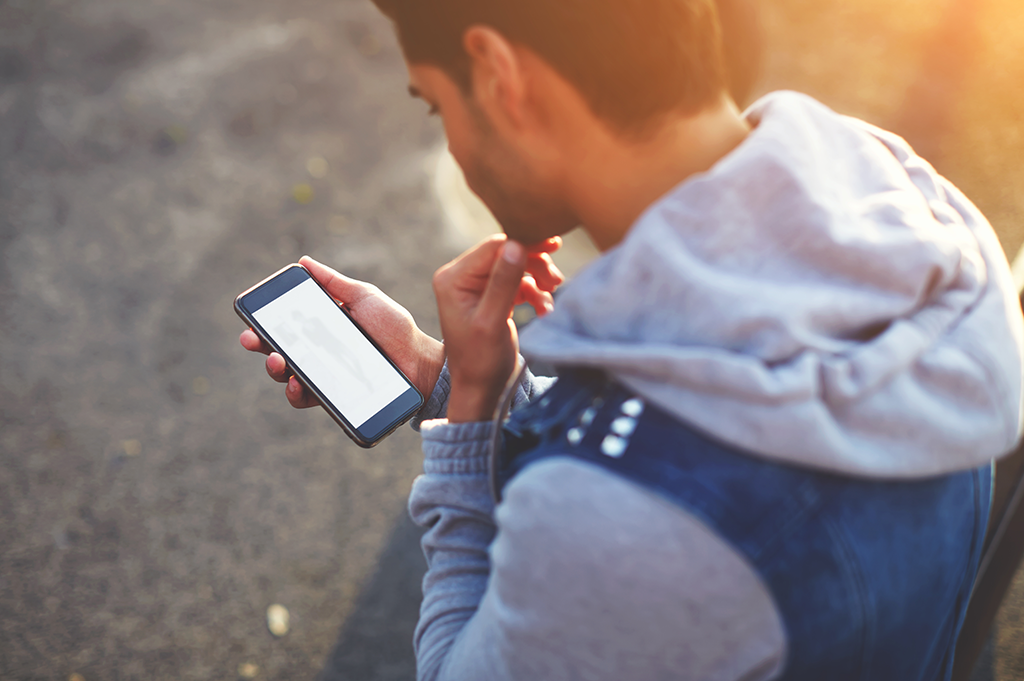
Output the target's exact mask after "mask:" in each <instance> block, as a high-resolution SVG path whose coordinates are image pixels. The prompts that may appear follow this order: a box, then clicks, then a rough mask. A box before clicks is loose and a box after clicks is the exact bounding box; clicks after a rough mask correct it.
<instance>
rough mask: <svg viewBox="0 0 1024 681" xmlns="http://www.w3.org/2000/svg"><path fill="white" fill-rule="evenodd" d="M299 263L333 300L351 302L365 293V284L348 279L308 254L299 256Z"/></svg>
mask: <svg viewBox="0 0 1024 681" xmlns="http://www.w3.org/2000/svg"><path fill="white" fill-rule="evenodd" d="M299 264H300V265H302V266H303V267H305V268H306V270H307V271H308V272H309V273H310V274H311V275H313V278H314V279H316V280H317V281H318V282H319V283H320V285H321V286H323V287H324V288H325V289H327V292H328V293H330V294H331V296H332V297H333V298H334V299H335V300H340V301H341V302H343V303H353V302H356V301H357V300H359V299H360V298H362V297H363V296H365V295H366V284H364V283H363V282H361V281H357V280H356V279H350V278H348V277H346V276H345V275H343V274H340V273H339V272H337V271H335V270H333V269H331V268H330V267H328V266H327V265H323V264H321V263H319V262H317V261H316V260H313V258H311V257H309V256H308V255H304V256H302V257H301V258H299Z"/></svg>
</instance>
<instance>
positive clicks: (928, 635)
mask: <svg viewBox="0 0 1024 681" xmlns="http://www.w3.org/2000/svg"><path fill="white" fill-rule="evenodd" d="M375 1H376V2H377V4H378V5H379V6H380V7H381V9H382V10H383V11H384V12H385V13H386V14H388V16H390V17H391V18H392V19H393V20H394V22H395V25H396V28H397V31H398V34H399V38H400V41H401V43H402V46H403V49H404V51H405V55H406V59H407V61H408V64H409V74H410V80H411V87H410V91H411V92H412V93H413V94H414V95H416V96H419V97H422V98H423V99H424V100H425V101H426V102H427V103H428V104H429V105H430V106H431V108H432V110H433V111H434V112H436V113H438V114H439V115H441V116H442V118H443V120H444V124H445V129H446V132H447V134H448V140H449V146H450V149H451V151H452V154H453V155H454V156H455V158H456V159H457V160H458V162H459V163H460V165H461V166H462V168H463V170H464V171H465V174H466V177H467V180H468V181H469V184H470V186H471V187H472V188H473V190H474V191H475V192H476V193H477V194H478V195H479V196H480V197H481V198H482V199H483V200H484V201H485V202H486V203H487V205H488V206H489V207H490V208H491V210H492V211H493V212H494V214H495V215H496V217H497V218H498V220H499V221H500V222H501V224H502V226H503V228H504V230H505V232H506V234H507V236H508V238H507V239H506V238H505V237H504V236H502V237H495V238H492V239H489V240H487V241H485V242H484V243H482V244H481V245H479V246H477V247H476V248H474V249H472V250H470V251H468V252H467V253H465V254H463V255H462V256H461V257H460V258H458V259H457V260H455V261H454V262H453V263H451V264H449V265H448V266H446V267H444V268H442V269H441V270H440V271H439V272H438V273H437V275H436V276H435V280H434V285H435V291H436V294H437V299H438V306H439V310H440V316H441V323H442V329H443V332H444V345H443V346H442V345H441V344H440V343H438V342H437V341H435V340H433V339H430V338H428V337H426V336H425V335H423V334H422V333H421V332H420V331H419V330H418V329H417V328H416V326H415V323H414V322H413V321H412V320H411V318H409V316H408V314H407V313H405V311H404V310H402V309H401V308H399V307H398V306H397V305H395V304H394V303H393V302H392V301H390V300H388V299H387V298H385V297H384V296H382V295H381V294H380V293H379V292H378V291H377V290H376V289H374V288H373V287H371V286H369V285H366V284H362V283H360V282H354V281H352V280H349V279H346V278H344V277H342V276H341V275H339V274H337V273H335V272H333V271H331V270H329V269H327V268H325V267H323V266H322V265H319V264H317V263H315V262H313V261H312V260H304V261H303V262H304V263H305V264H306V265H307V267H309V268H310V270H311V271H312V272H313V274H314V276H316V277H317V278H318V279H320V280H321V282H322V283H324V284H325V285H326V286H327V287H328V289H329V290H330V291H331V292H332V293H333V294H334V295H335V296H336V297H337V298H338V299H339V300H342V301H344V302H345V303H346V304H347V305H348V307H349V309H350V310H351V311H352V312H353V314H354V315H355V316H356V317H357V319H358V320H359V321H361V322H362V323H363V324H364V325H365V326H366V327H367V330H368V331H369V332H370V333H371V334H372V335H374V337H375V338H377V339H378V341H379V342H381V344H382V345H383V346H384V347H385V349H386V350H387V351H388V352H389V354H391V355H392V357H393V358H394V359H395V360H396V361H397V362H398V363H399V365H400V366H401V367H402V368H403V369H404V370H405V371H406V372H407V373H408V374H409V375H410V377H412V378H413V380H414V381H415V382H416V383H417V385H418V386H419V387H420V388H421V390H423V391H424V392H425V393H427V394H430V395H432V397H431V401H430V404H429V405H428V407H427V408H426V411H425V413H424V416H425V417H432V416H438V415H442V414H445V413H446V415H447V418H446V419H436V420H429V421H426V422H424V423H423V424H422V432H423V438H424V451H425V454H426V461H425V475H424V476H423V477H421V478H420V479H418V480H417V482H416V484H415V485H414V488H413V492H412V497H411V500H410V508H411V512H412V514H413V517H414V518H415V519H416V521H417V522H419V523H421V524H422V525H424V526H425V527H427V528H429V531H428V532H427V534H426V535H425V537H424V541H423V547H424V551H425V553H426V556H427V560H428V563H429V571H428V574H427V576H426V578H425V581H424V601H423V606H422V611H421V619H420V623H419V626H418V627H417V631H416V639H415V645H416V652H417V656H418V662H419V674H420V678H422V679H480V678H488V679H575V678H581V679H609V680H611V679H615V680H621V679H629V680H630V681H643V680H646V679H709V680H710V679H714V680H718V681H735V680H739V679H744V680H760V679H764V680H767V679H847V678H849V679H900V680H905V679H941V678H947V677H948V674H949V672H950V670H951V664H950V663H951V656H952V650H953V643H954V641H955V638H956V635H957V633H958V629H959V625H960V621H961V618H962V616H963V613H964V609H965V607H966V602H967V599H968V597H969V595H970V590H971V584H972V581H973V578H974V574H975V571H976V568H977V561H978V556H979V553H980V546H981V541H982V539H983V536H984V532H985V524H986V519H987V512H988V505H989V495H990V480H991V478H990V461H991V460H992V459H993V457H997V456H999V455H1001V454H1003V453H1005V452H1007V451H1008V450H1010V449H1011V448H1012V447H1013V445H1014V444H1015V443H1016V441H1017V439H1018V436H1019V432H1020V427H1021V405H1022V402H1021V395H1022V391H1021V376H1022V356H1021V341H1022V338H1024V324H1022V320H1021V314H1020V308H1019V305H1018V303H1017V299H1016V294H1015V292H1014V290H1013V286H1012V282H1011V278H1010V274H1009V270H1008V267H1007V265H1006V261H1005V258H1004V256H1003V254H1002V252H1001V250H1000V247H999V244H998V242H997V240H996V238H995V236H994V234H993V233H992V230H991V228H990V226H989V225H988V224H987V222H986V221H985V219H984V218H983V217H982V216H981V215H980V214H979V213H978V211H977V210H976V209H975V208H974V207H973V206H972V205H971V204H970V203H969V202H968V201H967V199H965V198H964V197H963V196H962V195H961V194H960V193H959V192H958V191H957V190H956V189H955V188H954V187H952V186H951V185H950V184H949V183H948V182H947V181H945V180H944V179H943V178H941V177H939V176H938V175H937V174H935V172H934V171H933V170H932V169H931V167H930V166H928V165H927V164H926V163H925V162H924V161H922V160H921V159H920V158H918V157H916V156H915V155H914V154H913V152H912V151H911V150H910V149H909V148H907V146H906V145H905V144H904V143H903V142H902V140H900V139H899V138H897V137H895V136H892V135H890V134H887V133H885V132H883V131H881V130H878V129H876V128H873V127H871V126H868V125H866V124H864V123H861V122H859V121H855V120H851V119H847V118H844V117H841V116H838V115H836V114H835V113H833V112H831V111H829V110H828V109H826V108H825V107H824V106H822V105H820V104H818V103H816V102H814V101H813V100H811V99H809V98H806V97H803V96H801V95H797V94H794V93H778V94H774V95H771V96H768V97H766V98H764V99H762V100H761V101H760V102H758V103H757V104H755V105H754V106H753V107H752V108H751V109H750V110H749V111H748V112H747V113H746V114H743V115H741V114H740V112H739V111H738V109H737V108H736V106H735V104H734V103H733V102H732V100H731V99H730V98H729V96H728V94H727V92H726V85H725V76H724V73H723V66H722V57H721V46H720V44H719V32H718V29H717V22H716V18H715V9H714V6H713V3H712V0H645V2H643V3H625V2H622V1H621V0H590V1H589V2H587V3H586V4H585V5H583V4H580V3H574V2H551V1H550V0H516V1H515V2H512V1H510V0H375ZM576 225H581V226H582V228H583V229H585V230H586V231H587V233H588V234H589V235H590V237H591V238H592V239H593V241H594V242H595V243H596V244H597V245H598V247H599V248H600V249H601V250H602V251H603V254H602V256H601V257H600V258H599V259H598V260H597V261H596V262H594V263H593V264H592V265H591V266H590V267H589V268H588V269H586V270H585V271H584V272H583V273H581V274H580V275H579V276H578V277H577V278H576V279H575V280H574V281H573V282H571V283H570V284H569V285H567V286H566V287H565V288H564V289H563V291H562V293H561V294H560V296H559V299H558V304H557V305H553V299H552V296H551V293H552V292H553V291H554V289H555V288H556V287H557V286H558V285H559V284H560V283H561V276H560V275H559V274H558V272H557V270H556V269H555V268H554V266H553V265H552V264H551V261H550V258H549V257H548V255H547V254H548V253H549V252H551V251H552V250H553V249H555V248H557V245H558V241H557V236H558V235H559V234H562V233H564V232H565V231H567V230H569V229H572V228H574V227H575V226H576ZM521 244H526V245H527V246H526V247H524V246H523V245H521ZM522 301H526V302H529V303H531V304H532V305H533V306H534V307H535V308H537V309H538V312H540V313H541V314H542V316H541V318H540V319H538V320H537V321H535V322H534V323H533V324H532V325H531V326H530V327H529V328H528V330H527V331H526V332H525V333H524V337H523V342H522V348H523V352H524V354H525V355H526V356H527V358H537V359H541V360H544V361H546V362H548V363H551V364H554V365H556V366H557V367H558V368H559V376H560V377H559V379H558V381H557V383H555V384H554V385H553V386H549V385H548V384H547V383H543V384H542V382H541V381H540V380H538V379H534V378H533V377H531V376H530V375H529V374H528V373H527V374H525V376H524V377H517V378H515V380H510V378H512V377H513V376H518V374H517V372H516V370H515V369H516V365H517V359H516V358H517V351H518V349H519V347H518V342H517V337H516V330H515V327H514V325H513V324H512V323H511V321H510V313H511V310H512V307H513V305H514V304H515V303H517V302H522ZM242 342H243V345H245V346H246V347H247V348H249V349H252V350H263V351H265V350H266V349H265V348H262V347H260V344H259V342H258V341H257V340H256V338H255V336H254V335H253V334H251V332H246V333H245V334H243V337H242ZM267 369H268V372H269V373H270V374H271V376H273V377H274V378H275V379H277V380H280V381H285V382H288V388H287V395H288V399H289V401H291V402H292V404H293V405H295V406H309V405H310V400H309V398H308V396H307V395H305V394H304V393H303V391H302V389H301V387H300V386H299V385H298V383H297V382H296V381H294V379H291V380H289V378H288V376H287V373H286V370H285V367H284V363H283V361H282V360H281V358H280V357H279V356H277V355H271V356H270V357H269V358H268V360H267ZM507 384H508V385H509V386H511V387H510V389H507V390H506V385H507ZM545 390H546V392H545ZM503 391H505V392H506V393H507V395H508V398H509V401H512V402H514V403H516V404H517V405H518V406H519V408H518V409H517V410H515V411H513V413H512V414H511V417H510V418H509V419H507V420H506V419H505V418H504V412H505V410H504V409H503V408H502V405H501V402H502V394H503ZM541 393H543V394H542V395H541ZM497 412H501V413H500V415H499V417H498V419H497V421H495V418H494V417H495V414H496V413H497ZM499 424H501V425H500V427H499Z"/></svg>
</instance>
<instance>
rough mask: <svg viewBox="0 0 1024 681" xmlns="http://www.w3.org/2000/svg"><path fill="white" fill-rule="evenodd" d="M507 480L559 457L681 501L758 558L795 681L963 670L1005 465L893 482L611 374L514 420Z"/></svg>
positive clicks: (553, 394) (569, 379)
mask: <svg viewBox="0 0 1024 681" xmlns="http://www.w3.org/2000/svg"><path fill="white" fill-rule="evenodd" d="M500 439H501V442H500V444H499V449H498V451H497V456H496V460H495V464H496V465H494V466H493V467H492V471H493V475H494V476H495V479H494V485H495V489H496V490H498V493H499V494H500V490H501V489H502V488H503V487H504V485H505V484H507V483H508V481H509V480H510V479H511V478H512V477H513V476H515V475H516V473H518V472H519V471H521V470H522V469H523V468H525V467H527V466H529V465H530V464H532V463H534V462H536V461H539V460H542V459H545V458H547V457H553V456H568V457H573V458H576V459H581V460H583V461H586V462H588V463H590V464H594V465H597V466H600V467H602V468H605V469H607V470H609V471H612V472H614V473H616V474H618V475H621V476H623V477H625V478H628V479H630V480H632V481H634V482H636V483H638V484H639V485H641V486H643V487H646V488H647V489H649V490H651V491H653V492H655V493H657V494H660V495H662V496H663V497H665V498H667V499H669V500H671V501H672V502H674V503H676V504H678V505H679V506H681V507H682V508H683V509H685V510H686V511H687V512H689V513H690V514H692V515H693V516H695V517H697V518H698V519H700V520H701V521H702V522H703V523H704V524H705V525H707V526H708V527H709V528H711V529H712V530H713V531H715V532H716V533H717V534H718V536H720V537H721V538H723V539H724V540H725V541H727V542H728V543H729V544H731V545H732V546H733V548H734V549H735V550H737V551H738V552H739V553H741V554H742V555H744V556H745V557H746V558H747V560H748V561H749V563H750V564H751V565H752V566H753V568H754V569H755V570H756V571H757V573H758V574H759V575H760V577H761V579H762V581H763V583H764V584H765V585H766V586H767V588H768V590H769V591H770V593H771V594H772V598H773V600H774V602H775V605H776V608H777V609H778V611H779V613H780V614H781V618H782V621H783V625H784V627H785V631H786V638H787V645H788V656H787V659H786V665H785V668H784V670H783V673H782V675H781V676H780V677H778V678H780V679H784V680H786V681H797V680H800V681H804V680H806V681H822V680H823V679H828V680H829V681H846V680H849V681H853V680H855V679H856V680H861V681H869V680H870V681H886V680H889V679H892V680H893V681H915V680H921V681H925V680H927V681H932V680H934V679H949V677H950V674H951V673H952V656H953V650H954V647H955V642H956V637H957V634H958V633H959V630H960V626H961V624H962V622H963V618H964V614H965V611H966V609H967V601H968V599H969V597H970V593H971V587H972V584H973V582H974V577H975V573H976V572H977V567H978V562H979V559H980V554H981V548H982V542H983V540H984V535H985V528H986V524H987V521H988V511H989V505H990V501H991V466H984V467H981V468H977V469H972V470H967V471H963V472H958V473H954V474H950V475H944V476H940V477H933V478H927V479H921V480H911V481H878V480H869V479H860V478H850V477H842V476H839V475H834V474H829V473H824V472H819V471H814V470H811V469H806V468H798V467H795V466H790V465H784V464H778V463H772V462H769V461H767V460H764V459H759V458H756V457H754V456H751V455H749V454H746V453H744V452H741V451H737V450H736V449H733V448H731V447H728V446H725V445H723V444H721V443H719V442H716V441H714V440H712V439H710V438H708V437H707V436H705V435H703V434H701V433H700V432H698V431H697V430H695V429H693V428H691V427H689V426H687V425H686V424H684V423H681V422H680V421H679V420H677V419H676V418H675V417H674V416H671V415H670V414H668V413H667V412H665V411H663V410H661V409H659V408H657V407H656V406H654V405H652V404H648V403H645V402H644V401H643V400H642V399H640V398H638V397H636V396H635V395H634V394H632V393H631V392H630V391H629V390H627V389H626V388H624V387H622V386H621V385H619V384H617V383H615V382H614V381H612V380H609V379H608V378H607V377H606V375H605V374H603V373H601V372H597V371H584V370H573V371H570V372H568V373H565V374H563V375H562V376H561V377H560V378H559V380H558V382H557V383H556V384H555V385H554V386H553V387H552V388H551V390H549V391H548V392H547V393H546V394H545V395H543V396H542V397H541V398H540V399H538V400H535V401H534V402H532V403H530V404H528V405H526V406H525V407H523V408H521V409H518V410H516V411H514V412H513V413H512V415H511V417H510V418H509V419H508V421H507V422H506V423H505V425H504V427H503V429H502V433H501V437H500Z"/></svg>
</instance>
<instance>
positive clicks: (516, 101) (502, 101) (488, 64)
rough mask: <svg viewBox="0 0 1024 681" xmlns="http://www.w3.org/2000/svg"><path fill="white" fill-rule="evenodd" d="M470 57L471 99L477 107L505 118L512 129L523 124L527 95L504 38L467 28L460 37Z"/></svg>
mask: <svg viewBox="0 0 1024 681" xmlns="http://www.w3.org/2000/svg"><path fill="white" fill-rule="evenodd" d="M463 45H464V47H465V50H466V54H467V55H469V60H470V68H471V74H472V82H473V96H474V97H475V98H476V100H477V102H478V103H479V104H480V106H482V107H484V108H488V109H492V113H493V114H499V115H503V116H504V117H507V118H508V119H509V121H510V122H511V123H512V124H513V125H516V126H518V125H521V124H522V122H523V115H524V111H523V105H524V101H525V95H526V82H525V77H524V76H525V74H524V73H523V64H522V62H521V60H520V58H519V55H518V54H517V52H516V49H515V48H514V47H513V46H512V43H510V42H509V41H508V39H507V38H505V36H503V35H502V34H500V33H498V32H497V31H495V30H494V29H493V28H489V27H487V26H470V27H469V28H468V29H466V32H465V34H464V35H463Z"/></svg>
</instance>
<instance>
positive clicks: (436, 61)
mask: <svg viewBox="0 0 1024 681" xmlns="http://www.w3.org/2000/svg"><path fill="white" fill-rule="evenodd" d="M373 2H374V4H376V5H377V7H378V8H380V10H381V11H382V12H384V14H386V15H387V16H388V17H390V18H391V20H392V21H393V22H394V24H395V28H396V30H397V32H398V39H399V42H400V43H401V45H402V50H403V51H404V52H405V57H406V59H407V60H408V61H409V62H410V63H423V64H432V65H435V66H438V67H439V68H441V69H443V70H444V71H445V72H446V73H447V74H448V75H449V76H450V77H451V78H452V79H453V80H454V81H455V82H456V83H458V84H459V85H460V87H462V88H463V90H464V91H466V92H468V91H469V90H470V88H471V84H470V64H469V57H468V55H467V54H466V52H465V49H464V48H463V42H462V39H463V35H464V34H465V31H466V29H467V28H469V27H470V26H473V25H477V24H480V25H486V26H490V27H491V28H493V29H495V30H496V31H498V32H499V33H501V34H502V35H504V36H505V37H506V38H508V39H509V40H510V41H511V42H513V43H516V44H520V45H523V46H524V47H526V48H528V49H530V50H532V51H533V52H535V53H536V54H537V55H538V56H540V57H541V58H542V59H544V60H545V61H546V62H547V63H548V64H550V65H551V66H552V67H553V68H554V69H555V70H556V71H558V73H559V74H561V75H562V77H563V78H565V79H566V80H567V81H569V82H570V83H571V84H572V85H573V86H574V87H576V89H577V90H578V91H579V92H580V94H581V95H582V96H583V98H584V99H585V100H586V101H587V103H588V104H589V105H590V108H591V109H592V110H593V112H594V114H595V115H597V116H599V117H601V118H602V119H604V120H605V121H607V122H608V123H610V124H611V125H612V127H614V128H616V129H618V130H620V131H623V132H632V131H638V130H642V129H644V128H646V127H648V126H649V124H651V123H652V122H654V121H656V120H657V119H658V118H659V117H661V116H662V115H664V114H667V113H670V112H680V113H683V114H692V113H696V112H698V111H700V110H701V109H703V108H704V107H706V106H707V105H709V104H711V103H713V102H715V101H716V100H717V98H718V97H719V96H720V95H721V94H722V92H723V91H724V90H725V88H726V75H725V66H724V64H723V58H722V46H721V31H720V28H719V25H718V16H717V11H716V7H715V0H373Z"/></svg>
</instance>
